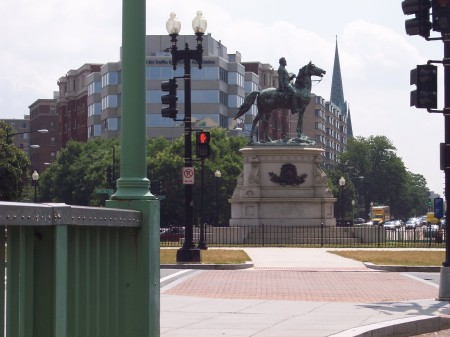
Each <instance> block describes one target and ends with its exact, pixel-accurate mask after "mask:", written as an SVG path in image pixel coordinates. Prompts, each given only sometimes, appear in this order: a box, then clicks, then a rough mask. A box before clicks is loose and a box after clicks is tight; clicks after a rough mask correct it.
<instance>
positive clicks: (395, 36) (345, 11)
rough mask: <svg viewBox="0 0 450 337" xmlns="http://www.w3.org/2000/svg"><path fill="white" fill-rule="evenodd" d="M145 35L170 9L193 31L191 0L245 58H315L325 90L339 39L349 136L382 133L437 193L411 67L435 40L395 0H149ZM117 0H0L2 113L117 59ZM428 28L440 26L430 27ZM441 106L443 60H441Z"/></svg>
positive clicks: (439, 124)
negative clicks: (410, 25)
mask: <svg viewBox="0 0 450 337" xmlns="http://www.w3.org/2000/svg"><path fill="white" fill-rule="evenodd" d="M146 6H147V10H146V12H147V23H146V31H147V34H148V35H161V34H167V32H166V29H165V23H166V20H167V19H168V18H169V15H170V13H171V12H175V13H176V14H177V17H178V19H179V20H180V21H181V25H182V26H181V32H180V34H192V28H191V21H192V19H193V18H194V16H195V13H196V12H197V10H201V11H203V16H204V17H205V18H206V19H207V20H208V28H207V31H206V33H210V34H211V35H212V37H213V38H214V39H216V40H220V41H221V42H222V44H223V45H224V46H226V47H227V49H228V53H230V54H231V53H235V52H236V51H238V52H239V53H240V54H241V55H242V61H243V62H250V61H260V62H261V63H268V64H271V65H272V66H273V67H274V68H277V67H278V60H279V58H280V57H282V56H284V57H285V58H286V60H287V67H286V68H287V69H288V71H290V72H292V73H295V74H296V73H297V72H298V69H300V68H301V67H302V66H303V65H305V64H307V63H308V62H309V61H312V62H313V63H315V64H316V65H317V66H319V67H320V68H322V69H325V70H326V71H327V74H326V75H325V77H324V78H323V80H322V81H321V82H319V83H315V84H314V85H313V88H312V92H313V93H314V94H316V95H319V96H322V97H323V98H325V99H326V100H328V99H329V97H330V91H331V78H332V71H333V62H334V53H335V46H336V40H337V43H338V47H339V58H340V64H341V74H342V80H343V88H344V97H345V100H346V101H347V102H348V103H349V105H350V112H351V118H352V125H353V132H354V135H355V136H362V137H369V136H378V135H383V136H386V137H387V138H388V139H389V140H390V141H391V142H392V143H393V145H394V147H395V148H396V149H397V152H396V153H397V156H399V157H400V158H401V159H402V160H403V162H404V164H405V166H406V168H407V170H408V171H410V172H412V173H415V174H421V175H423V176H424V177H425V179H426V180H427V184H428V187H429V188H430V190H432V191H434V192H436V193H439V194H441V196H442V195H443V189H444V173H443V172H442V171H441V170H440V169H439V143H441V142H444V117H443V116H442V114H440V113H428V112H427V111H426V110H425V109H416V108H415V107H410V106H409V102H410V101H409V97H410V96H409V95H410V91H411V90H413V89H414V86H410V84H409V76H410V70H411V69H413V68H415V67H416V65H418V64H425V63H426V62H427V60H442V58H443V43H442V41H426V40H425V39H423V38H421V37H419V36H408V35H407V34H406V33H405V29H404V22H405V19H409V18H410V17H407V16H405V15H404V14H403V12H402V7H401V1H400V0H377V1H369V0H342V1H335V0H314V1H306V0H287V1H283V2H282V3H280V4H278V3H276V2H275V1H267V0H245V1H241V0H240V1H238V0H227V1H223V0H198V1H179V0H178V1H177V0H155V1H151V0H148V1H147V5H146ZM121 11H122V2H121V1H120V0H77V1H65V2H61V1H59V0H38V1H36V0H2V1H1V2H0V31H1V32H2V34H1V35H0V46H1V51H0V118H2V119H4V118H17V119H21V118H23V117H24V115H25V114H28V113H29V110H28V107H29V105H31V104H32V103H33V102H35V101H36V100H37V99H42V98H52V97H53V92H54V91H57V90H58V86H57V81H58V79H59V78H60V77H63V76H64V75H65V74H66V73H67V72H68V71H69V70H71V69H78V68H79V67H81V66H82V65H83V64H85V63H106V62H116V61H119V48H120V46H121V24H122V23H121ZM431 34H432V36H438V35H437V34H436V33H434V32H432V33H431ZM438 75H439V83H438V108H440V109H442V108H443V104H444V99H443V92H444V90H443V68H442V67H441V66H438Z"/></svg>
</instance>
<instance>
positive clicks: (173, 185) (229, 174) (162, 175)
mask: <svg viewBox="0 0 450 337" xmlns="http://www.w3.org/2000/svg"><path fill="white" fill-rule="evenodd" d="M192 143H193V144H195V135H193V137H192ZM245 144H246V139H245V137H229V136H228V135H227V132H226V130H224V129H212V130H211V155H210V157H209V158H208V159H205V160H204V164H203V170H204V171H203V176H204V185H203V190H202V188H201V176H202V164H201V161H199V160H195V159H196V158H195V145H193V158H194V160H195V161H194V170H195V184H194V187H193V199H194V200H193V201H194V203H193V213H194V224H200V222H201V213H203V220H204V221H206V222H208V223H210V224H215V223H216V222H217V221H216V217H217V210H219V216H220V219H219V221H220V222H221V223H227V222H228V219H229V217H230V212H231V210H230V207H229V204H228V198H229V197H230V196H231V194H232V193H233V191H234V187H235V186H236V177H237V176H238V175H239V173H240V171H241V169H242V158H241V155H240V153H239V149H240V148H242V147H243V146H244V145H245ZM147 151H148V152H147V153H148V157H147V169H148V177H149V179H150V180H159V181H161V182H162V185H163V187H164V189H165V199H164V200H163V201H162V202H161V224H162V225H164V226H169V225H180V224H183V222H184V185H183V184H182V176H181V172H182V168H183V166H184V138H179V139H175V140H173V141H171V142H169V141H167V140H165V139H163V138H156V139H149V140H148V145H147ZM216 170H219V171H220V172H221V174H222V175H221V178H220V179H219V181H217V180H216V178H215V176H214V172H215V171H216ZM216 184H217V185H216ZM216 187H218V193H217V191H216ZM202 193H203V208H201V195H202Z"/></svg>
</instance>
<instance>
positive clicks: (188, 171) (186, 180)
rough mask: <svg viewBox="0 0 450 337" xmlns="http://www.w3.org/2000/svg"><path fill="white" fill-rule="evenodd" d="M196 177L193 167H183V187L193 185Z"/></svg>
mask: <svg viewBox="0 0 450 337" xmlns="http://www.w3.org/2000/svg"><path fill="white" fill-rule="evenodd" d="M194 176H195V174H194V168H193V167H183V185H193V184H194Z"/></svg>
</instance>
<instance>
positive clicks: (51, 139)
mask: <svg viewBox="0 0 450 337" xmlns="http://www.w3.org/2000/svg"><path fill="white" fill-rule="evenodd" d="M50 145H53V146H54V145H56V138H55V137H50Z"/></svg>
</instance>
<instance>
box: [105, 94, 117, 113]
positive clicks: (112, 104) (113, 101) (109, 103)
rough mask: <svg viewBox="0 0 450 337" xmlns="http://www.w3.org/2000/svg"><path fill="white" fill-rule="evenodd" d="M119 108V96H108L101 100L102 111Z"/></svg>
mask: <svg viewBox="0 0 450 337" xmlns="http://www.w3.org/2000/svg"><path fill="white" fill-rule="evenodd" d="M118 107H119V96H118V95H108V96H105V97H103V98H102V110H105V109H109V108H118Z"/></svg>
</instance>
